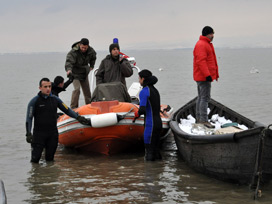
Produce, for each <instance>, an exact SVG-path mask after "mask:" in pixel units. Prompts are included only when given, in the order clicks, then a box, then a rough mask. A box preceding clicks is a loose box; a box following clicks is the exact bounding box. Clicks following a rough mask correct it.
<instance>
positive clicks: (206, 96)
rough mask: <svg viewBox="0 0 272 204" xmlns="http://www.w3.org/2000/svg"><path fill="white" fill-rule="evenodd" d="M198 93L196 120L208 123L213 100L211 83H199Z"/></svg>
mask: <svg viewBox="0 0 272 204" xmlns="http://www.w3.org/2000/svg"><path fill="white" fill-rule="evenodd" d="M196 83H197V92H198V97H197V100H196V119H197V122H199V121H201V122H206V121H208V112H207V109H208V105H209V101H210V99H211V82H208V81H198V82H196Z"/></svg>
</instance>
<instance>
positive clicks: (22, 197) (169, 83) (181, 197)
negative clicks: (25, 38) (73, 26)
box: [0, 49, 272, 204]
mask: <svg viewBox="0 0 272 204" xmlns="http://www.w3.org/2000/svg"><path fill="white" fill-rule="evenodd" d="M126 53H127V54H128V55H131V56H134V57H135V58H136V61H137V65H138V66H139V67H140V68H142V69H143V68H146V69H150V70H151V71H152V72H153V74H154V75H156V76H157V77H158V78H159V82H158V83H157V88H158V89H159V91H160V93H161V99H162V103H164V104H169V105H171V106H172V107H174V108H175V109H176V110H177V109H178V108H179V107H181V106H183V105H184V104H185V103H187V102H188V101H189V100H191V99H192V98H193V97H195V96H196V84H195V82H194V81H193V80H192V50H191V49H185V50H156V51H127V52H126ZM216 53H217V57H218V64H219V74H220V78H219V81H218V82H214V83H213V84H212V97H213V98H214V99H215V100H217V101H219V102H221V103H223V104H224V105H226V106H228V107H230V108H232V109H234V110H235V111H237V112H239V113H241V114H242V115H244V116H246V117H248V118H250V119H252V120H254V121H256V120H257V121H260V122H262V123H264V124H265V125H268V124H270V123H272V118H271V114H272V109H271V101H272V94H271V76H272V69H271V65H272V58H271V56H272V49H216ZM106 54H107V53H106V52H98V60H97V63H96V66H99V64H100V61H101V60H102V59H103V58H104V56H105V55H106ZM65 55H66V54H65V53H55V54H53V53H51V54H27V55H19V54H12V55H0V69H1V75H0V79H1V87H2V89H1V106H0V110H1V115H0V119H1V123H0V141H1V142H0V179H2V180H3V181H4V184H5V188H6V193H7V198H8V203H14V204H18V203H201V204H207V203H271V202H272V189H271V187H272V186H271V184H270V185H268V186H265V188H264V189H263V197H262V198H261V199H260V200H258V201H254V200H253V199H252V195H253V193H252V192H251V191H250V190H249V188H248V187H247V186H237V185H234V184H229V183H225V182H221V181H217V180H214V179H211V178H208V177H206V176H204V175H200V174H197V173H195V172H194V171H193V170H191V169H190V168H188V167H187V166H186V165H185V163H184V162H183V161H182V160H181V159H180V158H179V156H178V153H177V151H176V146H175V144H174V141H173V138H172V137H169V138H168V141H167V142H166V144H165V146H164V148H163V152H162V153H163V157H164V159H163V160H162V161H156V162H152V163H146V162H144V161H143V155H144V153H143V152H141V151H140V152H135V153H128V154H125V155H115V156H110V157H106V156H101V155H82V154H78V153H76V152H71V151H67V150H64V149H62V148H61V147H59V149H58V150H57V153H56V158H55V159H56V161H55V162H54V163H46V162H45V161H44V160H42V161H41V163H40V164H39V165H34V164H31V163H30V162H29V160H30V145H29V144H27V143H26V142H25V114H26V107H27V104H28V102H29V100H30V99H31V98H32V97H34V96H35V95H36V94H37V92H38V82H39V80H40V79H41V78H42V77H49V78H50V79H51V80H53V79H54V77H55V76H56V75H62V76H65V72H64V61H65ZM253 67H254V68H256V69H258V70H259V73H257V74H251V73H250V70H251V69H252V68H253ZM159 70H162V71H159ZM135 80H137V76H133V77H132V78H130V79H128V80H127V82H128V84H130V83H131V82H132V81H135ZM71 91H72V87H69V88H68V89H67V91H66V92H65V93H61V95H60V96H61V98H62V99H63V101H64V102H65V103H67V104H68V105H69V102H70V95H71ZM80 103H81V104H82V105H83V98H81V99H80Z"/></svg>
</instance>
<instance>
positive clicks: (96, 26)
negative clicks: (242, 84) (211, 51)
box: [0, 0, 272, 53]
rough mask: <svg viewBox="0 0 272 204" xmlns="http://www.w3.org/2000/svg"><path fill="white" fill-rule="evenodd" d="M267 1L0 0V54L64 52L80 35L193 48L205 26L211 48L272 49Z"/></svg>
mask: <svg viewBox="0 0 272 204" xmlns="http://www.w3.org/2000/svg"><path fill="white" fill-rule="evenodd" d="M271 8H272V1H271V0H258V1H257V0H205V1H204V0H167V1H166V0H0V25H1V31H0V39H1V45H0V53H6V52H47V51H48V52H52V51H53V52H66V51H68V50H69V49H70V47H71V45H72V44H73V43H74V42H76V41H78V40H80V39H81V38H82V37H86V38H89V40H90V42H91V45H92V46H93V47H94V48H95V49H96V50H107V49H108V46H109V44H110V43H111V42H112V39H113V38H114V37H118V38H119V42H120V46H121V49H122V50H128V49H154V48H155V49H168V48H192V47H194V44H195V43H196V41H197V40H198V38H199V35H200V34H201V30H202V28H203V27H204V26H206V25H210V26H212V27H213V28H214V30H215V38H214V45H215V46H216V47H272V40H271V36H272V26H271V24H272V23H271V21H272V12H271Z"/></svg>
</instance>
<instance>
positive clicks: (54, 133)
mask: <svg viewBox="0 0 272 204" xmlns="http://www.w3.org/2000/svg"><path fill="white" fill-rule="evenodd" d="M39 89H40V92H39V93H38V95H37V96H35V97H34V98H33V99H32V100H31V101H30V102H29V104H28V107H27V113H26V141H27V142H28V143H31V147H32V151H31V162H33V163H39V161H40V158H41V155H42V152H43V149H45V160H46V161H53V160H54V155H55V152H56V149H57V146H58V136H59V134H58V129H57V108H59V109H60V110H62V111H63V112H64V113H65V114H67V115H69V116H70V117H72V118H76V119H77V120H78V121H79V122H80V123H82V124H83V125H89V123H90V121H89V120H88V119H86V118H84V117H83V116H80V115H79V114H78V113H76V112H74V111H73V110H72V109H70V108H68V107H67V106H66V105H65V104H64V103H63V102H62V100H61V99H60V98H58V97H57V96H55V95H52V93H51V82H50V80H49V79H48V78H42V79H41V80H40V83H39ZM33 118H34V128H33V135H32V133H31V129H32V120H33Z"/></svg>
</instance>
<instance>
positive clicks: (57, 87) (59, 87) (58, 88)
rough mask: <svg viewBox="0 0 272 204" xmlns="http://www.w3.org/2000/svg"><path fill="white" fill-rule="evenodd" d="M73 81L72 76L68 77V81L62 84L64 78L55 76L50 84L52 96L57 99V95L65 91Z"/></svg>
mask: <svg viewBox="0 0 272 204" xmlns="http://www.w3.org/2000/svg"><path fill="white" fill-rule="evenodd" d="M73 80H74V77H73V76H72V75H70V76H69V79H68V80H67V81H66V82H64V78H63V77H62V76H56V77H55V79H54V82H53V83H52V91H51V92H52V94H53V95H55V96H57V97H59V93H60V92H62V91H66V88H67V87H68V86H69V85H70V84H71V83H72V82H73Z"/></svg>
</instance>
